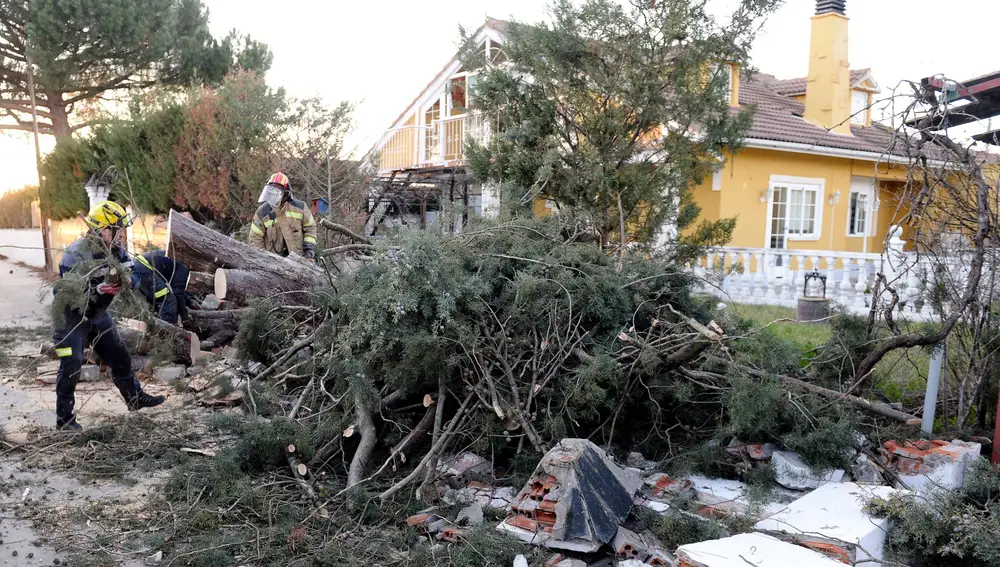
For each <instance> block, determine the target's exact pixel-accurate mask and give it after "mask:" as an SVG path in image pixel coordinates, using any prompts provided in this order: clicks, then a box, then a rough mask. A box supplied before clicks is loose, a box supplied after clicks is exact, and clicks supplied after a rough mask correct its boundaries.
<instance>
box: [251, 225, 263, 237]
mask: <svg viewBox="0 0 1000 567" xmlns="http://www.w3.org/2000/svg"><path fill="white" fill-rule="evenodd" d="M250 230H251V231H252V232H253V233H254V234H256V235H257V236H264V229H262V228H261V227H259V226H257V225H256V224H252V225H250Z"/></svg>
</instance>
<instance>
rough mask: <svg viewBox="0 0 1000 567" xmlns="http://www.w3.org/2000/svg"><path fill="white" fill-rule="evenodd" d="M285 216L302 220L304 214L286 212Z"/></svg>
mask: <svg viewBox="0 0 1000 567" xmlns="http://www.w3.org/2000/svg"><path fill="white" fill-rule="evenodd" d="M285 216H286V217H291V218H293V219H299V220H302V213H300V212H298V211H285Z"/></svg>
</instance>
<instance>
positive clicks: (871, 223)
mask: <svg viewBox="0 0 1000 567" xmlns="http://www.w3.org/2000/svg"><path fill="white" fill-rule="evenodd" d="M855 195H864V196H866V197H868V207H867V211H865V213H866V217H867V218H866V219H865V229H866V230H865V233H863V234H862V233H853V234H852V233H851V229H852V228H853V224H854V222H853V221H854V219H852V218H851V200H852V199H853V198H854V196H855ZM875 220H876V217H875V180H874V179H873V178H871V177H852V178H851V190H850V192H849V193H848V195H847V227H846V228H845V229H844V234H845V235H847V238H866V237H869V236H875V232H876V231H875Z"/></svg>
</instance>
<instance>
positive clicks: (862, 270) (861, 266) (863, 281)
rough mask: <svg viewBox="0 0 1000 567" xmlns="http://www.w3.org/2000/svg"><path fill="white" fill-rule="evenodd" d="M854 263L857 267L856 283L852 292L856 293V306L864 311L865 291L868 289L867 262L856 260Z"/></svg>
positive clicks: (865, 260) (861, 259)
mask: <svg viewBox="0 0 1000 567" xmlns="http://www.w3.org/2000/svg"><path fill="white" fill-rule="evenodd" d="M854 263H855V264H857V265H858V283H856V284H854V291H856V292H857V293H858V297H857V300H856V301H857V306H858V307H860V308H862V309H864V308H865V307H867V305H865V290H867V289H868V260H867V259H865V258H856V259H855V260H854Z"/></svg>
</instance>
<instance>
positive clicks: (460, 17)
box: [0, 0, 1000, 192]
mask: <svg viewBox="0 0 1000 567" xmlns="http://www.w3.org/2000/svg"><path fill="white" fill-rule="evenodd" d="M203 1H204V3H205V5H206V6H207V7H208V9H209V10H210V14H211V20H210V25H211V28H212V31H213V33H214V34H215V35H216V36H223V35H225V34H226V33H227V32H228V31H229V30H231V29H237V30H239V31H241V32H243V33H247V34H249V35H251V36H252V37H253V38H254V39H257V40H260V41H263V42H264V43H267V44H268V45H269V46H270V48H271V50H272V52H273V53H274V64H273V66H272V68H271V70H270V71H269V72H268V76H267V79H268V82H269V83H270V84H271V85H272V86H282V87H284V88H285V89H286V90H287V91H288V92H289V93H290V94H292V95H293V96H300V97H306V96H317V95H318V96H321V97H323V98H324V99H325V100H326V101H327V102H329V103H331V104H332V103H336V102H339V101H342V100H348V101H352V102H355V103H357V112H356V115H355V120H356V122H357V124H358V126H357V128H356V130H355V131H354V132H353V133H352V135H351V136H350V138H349V139H348V146H349V147H350V148H356V149H357V151H358V153H359V154H360V153H364V152H365V151H367V150H368V149H369V148H370V147H371V145H372V144H374V143H375V142H376V141H377V139H378V137H379V136H380V135H381V133H382V131H383V130H384V129H386V128H389V127H390V126H391V122H392V120H393V119H394V118H395V117H396V116H397V115H398V114H399V113H400V112H402V111H403V110H404V109H405V107H406V106H407V105H408V104H409V103H410V101H412V100H413V98H414V97H416V95H417V94H419V92H420V90H421V89H422V88H423V87H424V86H425V85H426V84H427V83H428V82H429V81H430V80H431V79H432V78H433V77H434V76H435V75H436V74H437V72H438V71H440V69H441V67H443V66H444V65H445V64H446V63H447V62H448V60H449V59H450V58H451V56H452V55H454V53H455V51H456V49H457V43H458V37H459V32H458V27H459V25H464V26H465V27H467V28H471V29H475V28H476V27H478V26H479V25H480V24H482V23H483V21H484V20H485V17H486V16H487V15H489V16H492V17H495V18H501V19H503V18H508V19H514V20H518V21H522V22H535V21H539V20H541V19H543V18H544V17H545V5H546V2H545V1H544V0H431V1H428V2H414V1H412V0H362V1H355V2H350V3H348V2H347V1H345V0H282V1H280V2H275V1H274V0H203ZM735 3H736V0H709V5H710V7H711V9H712V10H713V11H714V12H716V13H717V14H719V15H720V16H721V15H723V14H725V13H728V11H729V9H730V8H731V7H732V6H733V5H734V4H735ZM814 9H815V0H786V1H785V3H784V5H783V6H782V7H781V8H780V9H779V10H778V11H777V12H776V13H775V14H774V15H773V16H771V18H770V19H769V20H768V21H767V23H766V24H765V25H764V27H763V29H762V30H761V32H760V34H759V36H758V38H757V40H756V42H755V44H754V49H753V52H752V59H753V60H752V64H753V65H754V66H755V67H757V68H758V69H760V70H761V71H764V72H766V73H770V74H773V75H775V76H777V77H778V78H793V77H801V76H805V75H806V72H807V68H808V62H809V61H808V55H809V29H810V22H809V18H810V16H811V15H812V14H813V13H814ZM847 13H848V16H849V17H850V18H851V23H850V61H851V67H852V68H854V69H861V68H865V67H870V68H872V72H873V73H874V76H875V79H876V80H877V81H878V83H879V85H880V86H881V87H882V90H883V96H887V95H888V94H889V92H890V91H891V90H892V89H894V88H895V87H896V86H897V85H898V84H899V83H900V81H902V80H904V79H914V80H919V79H921V78H923V77H927V76H931V75H935V74H945V75H947V76H948V77H949V78H953V79H958V80H963V79H969V78H972V77H975V76H979V75H983V74H986V73H989V72H992V71H995V70H997V68H998V67H1000V60H998V59H997V57H996V55H995V53H996V48H995V47H994V42H993V40H992V38H993V37H994V33H995V28H996V25H997V22H998V21H1000V2H993V1H989V0H949V1H948V2H941V1H940V0H865V1H864V2H862V1H861V0H848V2H847ZM44 138H45V137H44V136H43V151H47V150H48V149H50V148H51V141H49V140H45V139H44ZM34 165H35V160H34V150H33V147H32V145H31V138H30V136H28V135H21V134H17V135H14V136H10V135H0V167H2V170H3V172H4V175H3V176H2V177H0V192H3V191H5V190H8V189H14V188H19V187H21V186H23V185H25V184H28V183H31V184H34V183H36V182H37V176H36V173H35V167H34Z"/></svg>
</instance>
